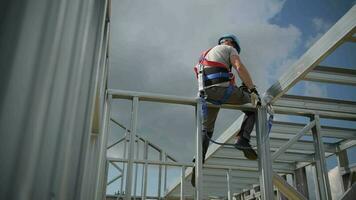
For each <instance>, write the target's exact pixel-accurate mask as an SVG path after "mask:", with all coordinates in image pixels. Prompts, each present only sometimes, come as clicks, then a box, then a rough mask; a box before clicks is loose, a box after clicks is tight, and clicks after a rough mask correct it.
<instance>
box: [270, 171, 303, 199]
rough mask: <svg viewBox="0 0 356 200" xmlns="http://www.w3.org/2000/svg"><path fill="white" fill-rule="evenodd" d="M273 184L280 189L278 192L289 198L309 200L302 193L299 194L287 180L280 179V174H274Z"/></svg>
mask: <svg viewBox="0 0 356 200" xmlns="http://www.w3.org/2000/svg"><path fill="white" fill-rule="evenodd" d="M273 184H274V185H275V186H276V187H277V188H278V190H279V191H280V192H281V193H282V194H283V195H284V196H286V197H287V198H289V199H293V200H307V198H306V197H304V196H303V195H302V194H301V193H300V192H298V191H297V190H296V189H295V188H294V187H292V186H291V185H289V184H288V182H287V181H286V180H284V179H283V178H282V177H280V176H279V175H278V174H276V173H273Z"/></svg>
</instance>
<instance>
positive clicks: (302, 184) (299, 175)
mask: <svg viewBox="0 0 356 200" xmlns="http://www.w3.org/2000/svg"><path fill="white" fill-rule="evenodd" d="M295 185H296V188H297V190H298V191H299V192H300V193H302V194H303V195H304V196H305V197H308V196H309V191H308V181H307V174H306V171H305V167H302V168H299V169H296V170H295Z"/></svg>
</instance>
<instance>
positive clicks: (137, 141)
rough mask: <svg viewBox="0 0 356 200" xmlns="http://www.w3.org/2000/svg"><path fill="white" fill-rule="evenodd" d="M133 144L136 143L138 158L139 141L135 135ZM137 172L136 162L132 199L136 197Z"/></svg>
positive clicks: (136, 165)
mask: <svg viewBox="0 0 356 200" xmlns="http://www.w3.org/2000/svg"><path fill="white" fill-rule="evenodd" d="M135 144H136V157H135V158H136V160H138V159H139V158H138V156H139V150H140V145H139V144H140V142H139V140H138V138H137V137H135ZM137 172H138V164H137V163H136V164H135V182H134V199H136V196H137V194H136V191H137Z"/></svg>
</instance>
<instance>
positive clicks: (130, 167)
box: [125, 97, 138, 200]
mask: <svg viewBox="0 0 356 200" xmlns="http://www.w3.org/2000/svg"><path fill="white" fill-rule="evenodd" d="M137 113H138V97H134V98H133V100H132V111H131V132H130V143H129V154H128V163H127V174H126V187H125V194H126V195H125V198H126V199H127V200H130V199H131V192H132V191H131V189H132V170H133V156H134V151H135V149H134V148H135V146H134V145H135V141H134V140H135V136H136V130H137Z"/></svg>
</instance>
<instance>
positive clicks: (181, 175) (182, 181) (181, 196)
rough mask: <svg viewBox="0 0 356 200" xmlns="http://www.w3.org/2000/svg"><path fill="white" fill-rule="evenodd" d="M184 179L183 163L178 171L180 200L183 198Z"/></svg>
mask: <svg viewBox="0 0 356 200" xmlns="http://www.w3.org/2000/svg"><path fill="white" fill-rule="evenodd" d="M184 179H185V166H184V165H183V166H182V168H181V171H180V200H184V187H185V186H184Z"/></svg>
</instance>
